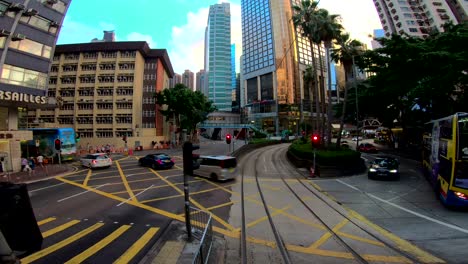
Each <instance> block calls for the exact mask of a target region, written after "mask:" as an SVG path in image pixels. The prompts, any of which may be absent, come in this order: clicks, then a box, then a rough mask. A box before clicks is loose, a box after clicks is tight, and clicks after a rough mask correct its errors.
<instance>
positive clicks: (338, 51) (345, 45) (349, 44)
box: [331, 33, 363, 147]
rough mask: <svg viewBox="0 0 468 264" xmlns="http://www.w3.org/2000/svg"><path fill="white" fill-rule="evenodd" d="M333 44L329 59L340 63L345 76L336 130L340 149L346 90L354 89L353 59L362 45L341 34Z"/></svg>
mask: <svg viewBox="0 0 468 264" xmlns="http://www.w3.org/2000/svg"><path fill="white" fill-rule="evenodd" d="M335 44H336V45H337V47H336V48H334V49H332V54H331V58H332V59H333V60H334V61H336V62H340V63H341V65H343V68H344V74H345V87H344V101H343V105H342V111H341V117H340V128H339V130H338V138H337V140H336V143H337V144H336V145H337V147H340V146H341V133H342V132H343V126H344V120H345V115H346V111H347V109H346V105H347V103H348V88H349V86H351V85H353V86H354V88H355V87H356V76H355V71H354V69H355V68H354V67H355V65H354V57H356V56H358V55H359V54H361V53H362V46H363V44H362V43H361V42H360V41H358V40H354V39H350V37H349V34H348V33H344V34H341V35H340V36H339V37H338V38H337V39H336V41H335ZM350 76H352V78H350ZM350 79H352V80H353V82H352V83H351V82H350Z"/></svg>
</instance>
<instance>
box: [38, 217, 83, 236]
mask: <svg viewBox="0 0 468 264" xmlns="http://www.w3.org/2000/svg"><path fill="white" fill-rule="evenodd" d="M79 222H80V221H79V220H72V221H70V222H68V223H65V224H63V225H60V226H57V227H55V228H52V229H50V230H47V231H45V232H44V233H42V237H43V238H46V237H48V236H51V235H53V234H56V233H58V232H61V231H63V230H65V229H67V228H69V227H71V226H74V225H76V224H78V223H79Z"/></svg>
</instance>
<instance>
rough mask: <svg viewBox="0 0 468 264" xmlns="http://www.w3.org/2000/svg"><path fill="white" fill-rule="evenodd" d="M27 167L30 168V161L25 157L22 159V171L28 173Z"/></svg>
mask: <svg viewBox="0 0 468 264" xmlns="http://www.w3.org/2000/svg"><path fill="white" fill-rule="evenodd" d="M26 166H28V160H27V159H26V158H25V157H22V158H21V171H26ZM28 167H29V166H28Z"/></svg>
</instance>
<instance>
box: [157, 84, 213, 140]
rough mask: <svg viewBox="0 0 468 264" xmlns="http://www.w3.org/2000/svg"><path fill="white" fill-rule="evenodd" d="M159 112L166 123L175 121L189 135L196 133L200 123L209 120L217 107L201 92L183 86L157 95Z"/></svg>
mask: <svg viewBox="0 0 468 264" xmlns="http://www.w3.org/2000/svg"><path fill="white" fill-rule="evenodd" d="M155 98H156V104H157V105H158V106H159V112H160V113H161V114H162V115H163V116H164V117H165V119H166V122H167V121H170V120H171V119H173V120H175V124H176V126H177V127H179V128H181V129H187V132H188V133H192V132H194V131H196V126H197V124H198V123H200V122H203V121H205V120H206V119H207V116H208V114H209V113H211V112H214V111H216V107H215V106H214V105H213V104H212V102H211V101H208V98H207V97H206V96H205V95H203V94H202V93H201V92H199V91H196V92H193V91H191V90H190V89H188V88H187V87H186V86H185V85H183V84H180V83H179V84H176V85H175V87H174V88H168V89H164V90H162V91H159V92H157V93H156V94H155Z"/></svg>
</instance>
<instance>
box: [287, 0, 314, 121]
mask: <svg viewBox="0 0 468 264" xmlns="http://www.w3.org/2000/svg"><path fill="white" fill-rule="evenodd" d="M317 6H318V2H316V1H310V0H302V1H301V3H300V5H299V6H296V5H293V7H292V8H293V12H294V14H293V16H292V21H293V24H294V26H295V27H296V29H297V31H298V32H301V35H302V37H306V38H307V39H308V40H309V45H310V49H311V50H310V51H311V56H312V69H313V70H312V76H313V80H314V82H313V86H314V98H315V100H316V106H318V104H319V102H318V87H317V84H318V78H317V62H316V59H315V50H314V41H313V33H312V32H315V26H316V24H317V23H316V19H317V18H316V12H317ZM311 109H313V108H312V102H311ZM315 111H316V115H317V117H316V119H318V117H319V116H321V111H320V108H319V107H316V110H315ZM311 112H312V111H311ZM316 122H317V121H316ZM317 128H318V127H316V129H317Z"/></svg>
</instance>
